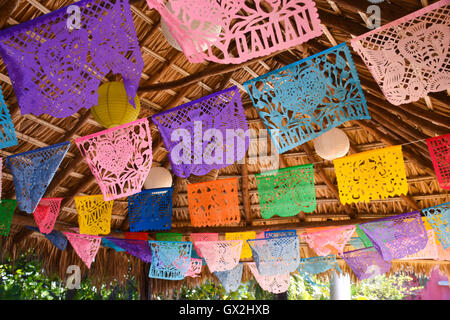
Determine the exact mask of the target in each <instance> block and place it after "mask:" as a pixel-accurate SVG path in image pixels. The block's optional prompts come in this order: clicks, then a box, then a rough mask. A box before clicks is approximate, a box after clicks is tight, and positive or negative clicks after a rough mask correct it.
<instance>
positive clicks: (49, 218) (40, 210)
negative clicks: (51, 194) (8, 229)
mask: <svg viewBox="0 0 450 320" xmlns="http://www.w3.org/2000/svg"><path fill="white" fill-rule="evenodd" d="M62 199H63V198H43V199H41V201H40V202H39V204H38V206H37V208H36V210H34V212H33V216H34V221H35V222H36V224H37V225H38V227H39V231H40V232H41V233H50V232H52V230H53V227H54V226H55V222H56V219H57V218H58V214H59V208H60V206H61V201H62Z"/></svg>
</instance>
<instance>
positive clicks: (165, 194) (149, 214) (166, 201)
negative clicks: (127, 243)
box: [128, 188, 173, 231]
mask: <svg viewBox="0 0 450 320" xmlns="http://www.w3.org/2000/svg"><path fill="white" fill-rule="evenodd" d="M172 191H173V188H159V189H148V190H142V191H141V192H140V193H138V194H134V195H132V196H129V197H128V217H129V219H130V230H131V231H144V230H169V229H170V227H171V226H172Z"/></svg>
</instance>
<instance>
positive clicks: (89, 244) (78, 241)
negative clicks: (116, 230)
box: [63, 232, 102, 269]
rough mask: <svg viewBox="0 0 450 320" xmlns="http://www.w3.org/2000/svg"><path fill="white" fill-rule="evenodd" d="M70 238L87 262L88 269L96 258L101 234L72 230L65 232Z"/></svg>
mask: <svg viewBox="0 0 450 320" xmlns="http://www.w3.org/2000/svg"><path fill="white" fill-rule="evenodd" d="M63 233H64V235H65V236H66V237H67V240H69V242H70V244H71V245H72V247H73V249H74V250H75V252H76V253H77V255H78V256H79V257H80V259H81V260H83V262H84V263H85V265H86V267H87V268H88V269H90V268H91V264H92V262H93V261H94V260H95V256H96V255H97V252H98V249H99V248H100V244H101V243H102V238H101V237H99V236H92V235H87V234H77V233H72V232H63Z"/></svg>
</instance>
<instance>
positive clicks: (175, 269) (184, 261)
mask: <svg viewBox="0 0 450 320" xmlns="http://www.w3.org/2000/svg"><path fill="white" fill-rule="evenodd" d="M149 244H150V248H151V250H152V262H151V266H150V271H149V277H150V278H156V279H165V280H182V279H184V278H185V277H186V275H187V272H188V270H189V266H190V260H191V249H192V243H191V242H182V241H149Z"/></svg>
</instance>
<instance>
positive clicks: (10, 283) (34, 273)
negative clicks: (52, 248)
mask: <svg viewBox="0 0 450 320" xmlns="http://www.w3.org/2000/svg"><path fill="white" fill-rule="evenodd" d="M0 279H1V281H0V300H66V299H72V300H125V299H129V300H131V299H137V298H138V293H137V290H136V285H135V281H134V279H133V278H132V277H130V279H128V281H127V286H126V288H122V287H120V286H118V284H117V283H111V285H110V287H109V288H108V287H107V286H106V284H104V285H102V286H101V288H99V289H97V288H96V287H95V286H94V285H93V284H92V282H91V281H90V280H88V279H85V280H82V281H81V283H80V287H81V288H80V289H73V290H69V289H67V288H66V287H65V284H64V283H63V282H62V281H60V280H59V279H58V278H57V277H56V276H55V277H49V276H48V275H47V274H46V273H45V272H44V270H43V268H42V264H41V262H40V261H39V259H38V258H37V257H35V256H34V255H33V254H31V253H30V252H27V253H24V254H22V255H21V256H20V257H19V258H18V259H16V260H15V261H14V263H13V261H12V260H11V259H10V258H6V259H5V261H4V262H3V264H0Z"/></svg>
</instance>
